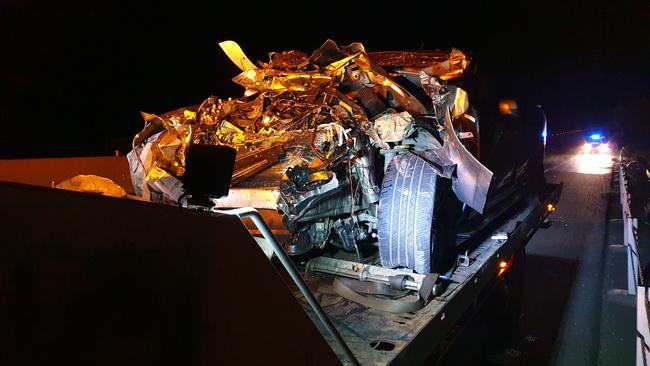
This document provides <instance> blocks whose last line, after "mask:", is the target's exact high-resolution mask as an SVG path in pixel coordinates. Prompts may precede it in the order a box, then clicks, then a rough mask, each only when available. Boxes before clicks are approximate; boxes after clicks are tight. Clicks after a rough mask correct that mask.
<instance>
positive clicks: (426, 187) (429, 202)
mask: <svg viewBox="0 0 650 366" xmlns="http://www.w3.org/2000/svg"><path fill="white" fill-rule="evenodd" d="M454 200H455V201H457V199H456V196H455V194H454V193H453V191H452V190H451V181H450V180H449V179H446V178H442V177H440V176H438V175H437V174H436V171H435V170H434V168H433V167H431V166H430V165H429V163H428V162H426V161H425V160H424V159H422V158H420V157H418V156H417V155H415V154H413V153H408V154H404V155H398V156H396V157H395V158H393V159H392V160H391V162H390V164H389V165H388V170H387V172H386V174H385V176H384V180H383V183H382V190H381V196H380V200H379V214H378V216H379V223H378V224H379V227H378V236H379V255H380V258H381V264H382V266H384V267H389V268H395V267H406V268H410V269H412V270H414V271H415V272H417V273H421V274H428V273H431V272H436V273H444V272H446V270H447V269H449V267H451V264H453V261H454V259H455V255H456V253H455V245H456V220H457V217H458V214H459V212H460V209H454V210H453V212H450V211H452V210H450V208H454V205H451V204H450V203H452V202H453V201H454ZM456 206H458V205H456Z"/></svg>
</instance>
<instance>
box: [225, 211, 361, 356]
mask: <svg viewBox="0 0 650 366" xmlns="http://www.w3.org/2000/svg"><path fill="white" fill-rule="evenodd" d="M215 212H218V213H222V214H226V215H235V216H238V217H239V218H244V217H248V218H250V219H251V220H253V223H254V224H255V226H257V228H258V229H259V231H260V233H261V234H262V236H263V237H264V239H266V240H267V241H268V242H269V244H270V245H271V247H272V248H273V252H274V253H275V255H276V256H277V257H278V259H279V260H280V263H282V266H284V269H285V270H286V271H287V273H289V276H290V277H291V279H292V280H293V282H294V283H295V284H296V286H297V287H298V289H299V290H300V292H301V293H302V295H303V296H304V297H305V299H306V300H307V302H308V303H309V305H310V306H311V307H312V309H313V310H314V313H316V316H317V317H318V320H320V322H321V323H322V324H323V326H324V327H325V329H327V331H328V332H329V333H330V335H331V336H332V337H333V338H334V340H335V341H336V343H337V344H338V345H339V347H341V348H342V349H343V352H344V353H345V355H346V356H347V358H348V360H349V361H350V362H351V363H352V364H353V365H359V361H357V359H356V357H355V356H354V353H352V350H351V349H350V347H348V345H347V344H346V343H345V340H343V337H341V334H340V333H339V332H338V330H337V329H336V327H335V326H334V323H332V321H331V320H330V318H329V317H328V316H327V314H325V311H324V310H323V308H322V307H321V306H320V303H319V302H318V300H316V297H314V294H312V293H311V291H310V290H309V287H308V286H307V283H306V282H305V280H304V279H303V278H302V277H301V276H300V274H299V273H298V270H297V269H296V267H295V266H294V265H293V262H292V261H291V259H290V258H289V256H288V255H287V253H285V252H284V250H283V249H282V246H281V245H280V243H278V241H277V240H276V239H275V236H274V235H273V233H272V232H271V229H270V228H269V227H268V225H267V224H266V222H265V221H264V219H263V218H262V215H261V214H260V213H259V211H257V210H256V209H254V208H252V207H242V208H236V209H232V210H224V211H221V210H218V211H215Z"/></svg>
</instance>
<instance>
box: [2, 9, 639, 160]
mask: <svg viewBox="0 0 650 366" xmlns="http://www.w3.org/2000/svg"><path fill="white" fill-rule="evenodd" d="M211 3H212V4H211V5H205V4H202V5H201V4H191V3H190V2H185V1H182V2H178V3H177V4H175V5H174V6H166V5H165V6H163V5H160V4H157V2H153V1H148V2H138V3H137V4H133V3H132V2H125V3H122V4H120V3H119V2H101V3H95V2H92V1H86V2H84V3H79V2H70V1H66V0H63V1H51V2H46V1H34V0H32V1H29V0H0V50H1V51H0V55H1V56H0V126H2V132H1V133H0V158H17V157H39V156H81V155H103V154H112V153H113V152H114V151H115V150H116V149H118V150H120V152H121V153H122V154H124V153H126V152H128V147H129V146H130V139H131V137H132V136H133V135H134V134H135V133H137V132H138V131H139V130H140V129H141V127H142V121H141V118H140V116H139V113H138V112H139V111H140V110H142V111H147V112H151V113H163V112H166V111H169V110H172V109H175V108H178V107H181V106H185V105H191V104H197V103H200V102H201V101H202V100H203V99H204V98H206V97H208V96H209V95H218V96H226V97H227V96H233V97H237V96H240V95H241V92H242V89H241V87H239V86H238V85H235V84H233V83H232V82H231V81H230V79H231V78H232V77H233V76H235V75H236V74H237V69H236V68H235V67H234V66H233V65H232V64H231V63H230V61H229V60H228V59H227V58H226V57H225V55H223V53H222V52H221V50H220V49H219V48H218V45H217V44H218V42H220V41H223V40H227V39H232V40H235V41H237V42H239V43H240V45H241V46H242V47H243V48H244V51H245V52H246V53H247V54H248V56H249V57H250V58H252V59H262V60H267V54H268V52H269V51H282V50H289V49H299V50H303V51H305V52H308V53H310V52H311V51H312V50H313V49H315V48H317V47H319V46H320V45H321V44H322V42H323V41H324V40H325V39H327V38H331V39H333V40H335V41H337V42H338V43H339V44H348V43H350V42H353V41H360V42H362V43H363V44H364V45H365V47H366V50H368V51H378V50H402V49H404V50H406V49H419V48H425V49H432V48H450V47H452V46H453V47H457V48H459V49H461V50H463V51H467V52H470V53H471V54H472V55H473V59H474V60H475V61H477V62H479V72H482V73H483V74H484V75H489V76H490V77H495V78H497V79H498V80H501V81H502V83H503V85H504V87H503V89H502V90H504V91H507V92H508V93H517V95H522V96H525V97H526V98H528V99H531V100H534V101H536V102H537V103H539V104H542V105H543V106H544V109H545V111H546V112H547V115H548V117H549V123H550V126H551V131H555V132H558V131H566V130H574V129H585V128H590V127H608V128H609V129H611V130H612V131H613V133H615V132H621V131H624V132H623V133H622V135H623V136H622V137H621V138H623V137H625V135H627V136H628V137H629V136H632V135H634V136H635V137H639V136H642V135H643V134H642V133H638V131H639V130H640V129H645V130H644V131H645V132H644V133H648V125H650V122H648V121H649V117H648V116H650V110H649V108H648V106H649V105H650V101H649V95H648V85H649V84H650V77H649V75H650V73H649V72H648V65H649V64H650V63H649V62H650V57H649V51H648V49H649V48H650V47H649V45H650V37H649V35H650V29H649V24H650V8H649V6H648V3H647V1H622V2H615V1H601V0H597V1H573V2H557V3H552V2H522V3H524V4H512V3H500V4H496V3H495V2H488V1H484V2H474V3H472V2H467V1H457V2H451V1H447V2H446V3H456V4H457V5H453V4H451V5H448V6H445V7H440V6H438V5H436V3H441V2H434V1H426V2H422V3H420V4H418V5H407V3H406V2H404V1H398V2H395V3H394V6H393V7H390V8H389V7H385V5H382V3H384V2H381V3H380V2H375V3H368V4H363V3H360V2H348V3H347V5H346V4H339V5H336V4H335V3H334V2H331V1H321V2H318V1H311V2H309V8H310V9H311V8H313V7H314V6H315V7H320V8H321V10H319V11H313V10H306V7H307V2H302V3H296V4H291V3H287V2H281V1H267V2H265V5H254V4H252V3H247V2H232V3H231V4H230V5H228V6H227V7H224V6H223V5H222V4H220V2H217V1H212V2H211ZM470 98H471V95H470ZM631 131H634V133H632V132H631ZM644 141H645V140H644Z"/></svg>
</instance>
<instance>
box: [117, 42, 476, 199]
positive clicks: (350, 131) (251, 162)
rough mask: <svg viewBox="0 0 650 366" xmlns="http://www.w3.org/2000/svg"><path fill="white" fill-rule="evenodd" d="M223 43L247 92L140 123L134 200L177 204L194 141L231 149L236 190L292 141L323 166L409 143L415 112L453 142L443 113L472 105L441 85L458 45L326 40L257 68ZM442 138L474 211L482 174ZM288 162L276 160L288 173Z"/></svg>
mask: <svg viewBox="0 0 650 366" xmlns="http://www.w3.org/2000/svg"><path fill="white" fill-rule="evenodd" d="M220 46H221V48H222V50H224V52H225V53H226V55H227V56H228V57H229V58H230V59H231V60H232V61H233V63H234V64H235V65H236V66H237V67H238V68H239V69H240V70H241V73H240V74H239V75H237V76H235V77H234V78H233V81H234V82H235V83H238V84H239V85H241V86H243V87H244V88H245V92H244V96H242V97H240V98H236V99H232V98H228V99H221V98H217V97H214V96H211V97H209V98H207V99H206V100H204V101H203V102H202V103H201V104H200V105H198V106H191V107H187V108H181V109H178V110H175V111H172V112H169V113H165V114H162V115H153V114H146V113H143V118H144V120H145V127H144V129H143V130H142V131H141V132H140V133H139V134H138V135H136V137H135V138H134V144H133V150H132V151H131V152H130V153H129V154H128V159H129V164H130V168H131V172H132V181H133V185H134V190H135V192H136V194H138V195H141V196H144V197H145V198H147V199H152V200H156V201H164V202H176V201H177V199H178V198H179V197H180V196H181V195H182V193H183V192H182V183H181V181H182V176H183V174H184V154H185V150H186V149H187V147H188V146H189V144H191V143H202V144H225V145H229V146H232V147H234V148H235V149H236V150H237V161H236V163H235V173H234V175H233V185H236V184H238V183H239V182H243V181H245V180H246V179H247V178H249V177H251V176H253V175H255V174H257V173H259V172H261V171H263V170H265V169H267V168H269V167H271V166H273V165H276V164H278V163H279V162H280V156H284V155H287V152H289V151H291V149H292V146H295V145H303V146H304V145H307V146H309V145H311V146H312V150H313V152H314V153H315V154H316V156H317V158H315V160H314V159H312V160H311V162H310V163H308V164H310V166H312V165H314V164H316V165H318V166H321V167H322V168H327V167H328V166H332V165H334V164H337V162H338V161H340V160H341V159H344V158H345V156H348V155H349V154H359V155H360V154H361V151H363V149H367V148H368V147H371V146H372V147H375V148H379V149H390V148H391V146H389V143H397V142H398V141H400V140H401V139H404V138H405V137H407V135H408V134H409V133H410V132H409V131H411V130H412V127H413V125H414V117H416V116H421V115H427V114H434V115H438V117H439V118H438V119H439V120H440V122H438V125H437V126H432V127H431V128H433V129H439V130H447V133H446V135H445V136H453V137H454V138H455V137H456V134H455V131H454V130H453V126H448V125H447V124H446V123H443V122H442V118H441V117H443V114H444V112H445V111H447V110H451V113H452V116H454V117H457V116H459V115H461V114H463V113H465V112H466V111H467V109H468V106H469V102H468V100H467V93H465V92H464V91H463V90H462V89H460V88H458V87H456V86H454V85H451V84H447V82H446V81H447V80H451V79H454V78H457V77H459V76H461V75H462V73H463V71H464V69H465V68H466V67H467V63H468V60H467V58H466V56H465V55H464V54H463V53H462V52H460V51H459V50H457V49H452V50H451V51H435V52H379V53H366V51H365V49H364V47H363V45H361V44H360V43H352V44H350V45H349V46H345V47H339V46H338V45H336V43H334V42H333V41H331V40H327V41H326V42H325V43H324V44H323V45H322V46H321V47H320V48H319V49H317V50H316V51H314V52H313V53H312V54H311V55H309V56H308V55H307V54H305V53H302V52H300V51H285V52H274V53H271V54H270V55H269V61H268V62H266V63H264V62H259V63H258V65H255V64H254V63H253V62H252V61H251V60H250V59H248V57H246V55H245V54H244V52H243V51H242V49H241V48H240V47H239V45H237V44H236V43H235V42H231V41H226V42H222V43H220ZM397 74H399V75H404V76H406V77H407V78H413V80H415V81H416V82H417V84H419V85H421V86H422V87H423V89H424V90H425V91H426V92H427V93H428V94H429V96H430V98H431V100H432V101H433V110H430V109H429V107H426V106H425V105H424V104H423V103H422V102H421V101H420V100H418V99H417V98H416V97H415V96H413V95H412V94H411V93H409V92H408V91H407V90H406V89H405V88H403V87H401V86H400V85H399V84H398V83H397V82H396V81H395V80H394V79H393V75H397ZM378 101H379V102H378ZM384 104H387V105H389V106H393V107H394V108H396V111H395V113H393V112H390V111H389V112H386V111H384V110H383V105H384ZM377 105H380V107H379V108H376V106H377ZM431 123H432V125H435V124H436V123H435V122H431ZM446 139H450V140H449V141H450V142H449V145H450V146H449V148H447V150H446V151H445V152H441V153H442V154H443V155H445V156H446V157H447V160H449V161H451V162H452V164H457V165H463V164H468V165H469V166H468V167H465V168H462V169H461V168H459V169H458V172H459V173H458V175H457V178H456V179H457V181H459V182H461V183H459V184H457V185H456V186H455V191H456V193H457V194H458V195H459V198H461V200H463V201H465V200H467V202H466V203H468V204H470V206H472V207H474V208H477V210H478V211H481V210H482V206H481V200H480V199H478V198H477V195H478V194H480V193H481V192H483V191H484V188H485V187H484V185H483V183H484V180H485V179H484V178H485V177H486V175H485V171H483V170H480V169H478V168H476V167H475V166H474V165H475V164H474V163H473V162H472V161H471V159H469V158H468V155H469V153H467V151H465V154H464V153H463V152H462V151H461V150H462V148H463V146H462V144H460V142H458V145H456V144H455V143H454V139H453V138H451V137H446ZM455 140H457V138H455ZM446 141H447V140H446ZM445 144H447V142H445ZM469 156H471V155H469ZM294 160H295V159H294ZM291 161H292V160H291V159H284V160H283V164H285V168H286V167H289V166H291V165H290V164H291ZM476 163H478V162H476ZM478 164H479V165H480V163H478ZM316 165H314V166H316ZM483 168H484V167H483ZM484 169H485V168H484ZM488 172H489V171H488ZM445 174H447V173H445ZM366 184H368V183H366ZM476 184H478V185H479V186H480V187H479V188H476V189H475V191H474V192H473V193H472V192H470V189H469V188H468V187H474V185H476ZM483 202H484V199H483Z"/></svg>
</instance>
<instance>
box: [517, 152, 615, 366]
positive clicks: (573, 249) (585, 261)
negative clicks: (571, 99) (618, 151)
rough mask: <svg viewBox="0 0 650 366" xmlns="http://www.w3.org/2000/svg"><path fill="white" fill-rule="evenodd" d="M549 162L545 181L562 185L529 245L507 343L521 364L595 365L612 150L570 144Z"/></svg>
mask: <svg viewBox="0 0 650 366" xmlns="http://www.w3.org/2000/svg"><path fill="white" fill-rule="evenodd" d="M546 162H547V169H546V177H547V180H548V181H550V182H564V189H563V192H562V197H561V199H560V202H559V204H558V206H557V210H556V211H555V213H554V215H552V216H551V220H552V221H553V225H552V226H551V227H550V228H547V229H540V230H539V231H538V232H537V234H536V235H535V236H534V237H533V238H532V240H531V241H530V243H529V244H528V246H527V265H526V270H525V289H524V298H523V309H522V314H521V317H520V321H519V329H518V331H517V332H516V336H515V338H514V340H513V342H512V349H514V350H516V352H514V353H515V354H517V353H518V356H519V357H518V358H520V360H519V361H520V364H521V365H572V366H573V365H596V364H597V349H598V342H599V322H600V303H601V294H602V282H603V281H602V276H603V268H604V265H603V264H604V263H603V261H604V256H603V253H604V247H605V233H606V231H605V230H606V212H607V192H608V191H609V187H610V180H611V167H612V156H611V155H610V154H594V153H590V154H584V153H582V152H581V151H580V149H579V145H578V146H576V145H573V146H570V147H568V148H566V149H565V151H559V152H556V153H554V154H550V155H548V156H547V159H546Z"/></svg>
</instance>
